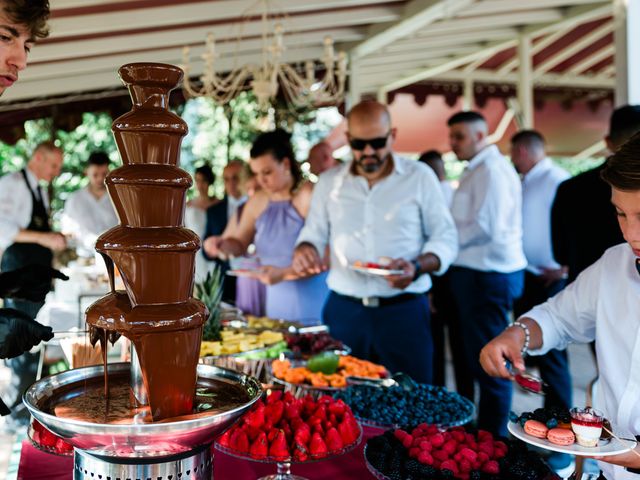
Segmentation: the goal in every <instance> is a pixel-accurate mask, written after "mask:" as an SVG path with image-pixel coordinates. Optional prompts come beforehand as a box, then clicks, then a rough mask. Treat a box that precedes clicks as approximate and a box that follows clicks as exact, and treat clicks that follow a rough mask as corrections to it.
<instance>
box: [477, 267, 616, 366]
mask: <svg viewBox="0 0 640 480" xmlns="http://www.w3.org/2000/svg"><path fill="white" fill-rule="evenodd" d="M605 268H607V267H606V265H605V263H604V262H603V261H598V262H597V263H595V264H594V265H592V266H591V267H589V268H588V269H586V270H585V271H584V272H582V273H581V274H580V275H579V276H578V278H577V279H576V281H575V282H573V283H572V284H570V285H569V286H568V287H567V288H565V289H564V290H563V291H561V292H560V293H559V294H558V295H556V296H555V297H553V298H551V299H549V300H547V301H546V302H545V303H543V304H541V305H538V306H536V307H534V308H533V309H532V310H530V311H529V312H527V313H525V314H524V315H523V316H522V317H520V318H519V319H518V321H519V322H522V324H523V325H524V327H526V328H522V327H520V326H515V325H513V326H510V327H508V328H507V329H506V330H505V331H504V332H502V333H501V334H500V335H498V336H497V337H496V338H494V339H493V340H491V341H490V342H489V343H488V344H487V345H485V347H484V348H483V349H482V351H481V352H480V364H481V365H482V368H484V370H485V371H486V372H487V374H489V375H491V376H496V377H502V378H509V377H510V373H509V372H508V371H507V369H506V366H505V361H510V362H511V363H512V364H513V366H514V367H515V368H516V369H519V370H522V369H524V362H523V360H522V353H521V351H522V348H523V346H524V344H525V337H526V333H525V332H527V331H528V332H529V345H528V347H527V351H528V353H529V354H531V355H542V354H545V353H547V352H548V351H549V350H551V349H553V348H557V349H564V348H566V347H567V345H568V344H569V342H580V343H588V342H590V341H592V340H594V339H595V335H596V313H597V310H598V298H599V292H600V291H601V286H600V279H601V275H602V271H603V269H605Z"/></svg>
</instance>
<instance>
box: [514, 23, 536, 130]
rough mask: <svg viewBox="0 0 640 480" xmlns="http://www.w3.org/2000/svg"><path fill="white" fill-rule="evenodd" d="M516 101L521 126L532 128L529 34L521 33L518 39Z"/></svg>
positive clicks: (531, 74)
mask: <svg viewBox="0 0 640 480" xmlns="http://www.w3.org/2000/svg"><path fill="white" fill-rule="evenodd" d="M518 60H519V64H518V103H519V104H520V108H521V109H522V112H521V113H522V117H521V118H522V123H523V125H522V127H523V128H526V129H531V128H533V60H532V56H531V36H530V35H527V34H521V35H520V37H519V39H518Z"/></svg>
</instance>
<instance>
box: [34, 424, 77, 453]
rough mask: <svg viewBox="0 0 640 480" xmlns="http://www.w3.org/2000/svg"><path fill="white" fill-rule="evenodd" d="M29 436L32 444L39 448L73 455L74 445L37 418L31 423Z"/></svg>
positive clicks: (49, 451)
mask: <svg viewBox="0 0 640 480" xmlns="http://www.w3.org/2000/svg"><path fill="white" fill-rule="evenodd" d="M27 436H28V437H29V440H30V441H31V444H32V445H33V446H34V447H36V448H37V449H38V450H42V451H43V452H46V453H51V454H53V455H61V456H65V457H71V456H73V447H72V446H71V445H70V444H69V443H67V442H65V441H64V439H63V438H62V437H59V436H58V435H56V434H54V433H51V432H50V431H49V430H47V429H46V428H44V427H43V426H42V424H41V423H40V422H38V421H37V420H36V419H33V420H32V421H31V425H29V429H28V430H27Z"/></svg>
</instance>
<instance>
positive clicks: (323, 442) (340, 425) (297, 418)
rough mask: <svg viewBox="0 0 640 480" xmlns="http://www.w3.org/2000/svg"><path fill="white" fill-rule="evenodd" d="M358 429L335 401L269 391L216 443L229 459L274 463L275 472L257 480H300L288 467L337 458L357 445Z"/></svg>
mask: <svg viewBox="0 0 640 480" xmlns="http://www.w3.org/2000/svg"><path fill="white" fill-rule="evenodd" d="M361 439H362V429H361V427H360V425H359V424H358V422H357V421H356V419H355V417H354V416H353V413H352V412H351V409H350V408H349V407H348V406H347V405H346V404H345V403H344V402H342V401H341V400H334V399H333V398H331V397H328V396H324V397H321V398H320V399H318V400H314V399H313V398H311V397H310V396H306V397H304V398H300V399H296V398H294V396H293V395H292V394H291V393H289V392H286V393H284V394H283V393H282V392H281V391H274V392H272V393H271V395H269V396H268V397H267V398H266V400H261V401H259V402H258V403H256V405H255V406H254V407H253V408H252V410H251V411H250V412H248V413H246V414H245V415H244V416H243V417H242V418H241V419H240V420H239V421H238V422H237V423H236V424H235V425H233V426H232V427H231V428H230V429H229V430H227V431H226V432H225V433H224V434H223V435H222V436H221V437H220V438H219V439H218V441H217V442H216V448H218V449H219V450H220V451H223V452H225V453H227V454H229V455H232V456H234V457H238V458H242V459H246V460H251V461H254V462H262V463H274V464H276V465H277V474H276V475H269V476H266V477H263V478H261V479H260V480H276V479H277V480H304V479H303V478H302V477H299V476H296V475H292V474H291V465H292V464H297V463H309V462H315V461H320V460H325V459H328V458H333V457H337V456H339V455H343V454H345V453H347V452H349V451H351V450H352V449H353V448H355V447H356V446H358V444H359V443H360V441H361Z"/></svg>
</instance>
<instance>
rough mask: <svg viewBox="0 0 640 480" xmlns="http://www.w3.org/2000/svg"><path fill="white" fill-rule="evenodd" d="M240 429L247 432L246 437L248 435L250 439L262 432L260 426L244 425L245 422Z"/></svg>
mask: <svg viewBox="0 0 640 480" xmlns="http://www.w3.org/2000/svg"><path fill="white" fill-rule="evenodd" d="M241 429H242V430H244V432H245V433H246V434H247V437H249V440H250V441H254V440H255V439H256V438H258V435H260V433H261V432H262V430H261V429H260V428H256V427H252V426H251V425H246V424H245V425H243V426H242V427H241Z"/></svg>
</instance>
